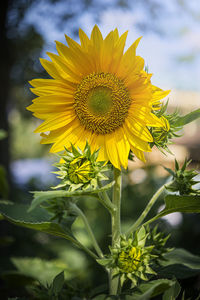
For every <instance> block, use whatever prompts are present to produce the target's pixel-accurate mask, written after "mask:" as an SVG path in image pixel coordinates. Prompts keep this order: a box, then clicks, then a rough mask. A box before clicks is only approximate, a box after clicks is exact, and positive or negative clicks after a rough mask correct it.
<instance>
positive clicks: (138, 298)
mask: <svg viewBox="0 0 200 300" xmlns="http://www.w3.org/2000/svg"><path fill="white" fill-rule="evenodd" d="M173 285H174V281H173V280H168V279H157V280H152V281H149V282H147V283H142V284H141V285H139V286H138V288H137V289H139V292H134V293H133V295H132V296H126V298H125V299H126V300H149V299H150V298H152V297H155V296H157V295H160V294H162V293H163V292H165V291H166V290H167V289H169V288H170V287H172V286H173Z"/></svg>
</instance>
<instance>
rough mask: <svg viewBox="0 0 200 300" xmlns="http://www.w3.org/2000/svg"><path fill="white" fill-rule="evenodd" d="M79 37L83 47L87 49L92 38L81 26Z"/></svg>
mask: <svg viewBox="0 0 200 300" xmlns="http://www.w3.org/2000/svg"><path fill="white" fill-rule="evenodd" d="M79 38H80V41H81V46H82V48H83V49H85V50H87V49H88V46H89V44H90V39H89V37H88V36H87V35H86V34H85V32H84V31H83V30H82V29H81V28H80V29H79Z"/></svg>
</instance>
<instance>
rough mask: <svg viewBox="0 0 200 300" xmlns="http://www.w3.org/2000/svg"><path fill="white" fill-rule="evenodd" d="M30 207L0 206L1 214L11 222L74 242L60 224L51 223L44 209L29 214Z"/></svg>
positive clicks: (21, 205) (16, 205)
mask: <svg viewBox="0 0 200 300" xmlns="http://www.w3.org/2000/svg"><path fill="white" fill-rule="evenodd" d="M28 207H29V206H28V205H24V204H12V205H10V204H9V205H8V204H2V203H1V204H0V212H1V214H2V215H3V216H4V218H5V219H6V220H8V221H9V222H11V223H13V224H15V225H18V226H22V227H26V228H30V229H35V230H38V231H42V232H45V233H49V234H52V235H55V236H59V237H62V238H64V239H67V240H70V241H72V242H74V238H73V237H72V236H71V235H70V234H69V232H68V231H66V230H64V229H63V228H62V227H61V226H60V225H59V224H57V223H54V222H49V218H50V215H49V214H48V213H47V211H46V210H44V209H42V208H38V209H35V210H34V211H32V212H29V213H28V212H27V210H28Z"/></svg>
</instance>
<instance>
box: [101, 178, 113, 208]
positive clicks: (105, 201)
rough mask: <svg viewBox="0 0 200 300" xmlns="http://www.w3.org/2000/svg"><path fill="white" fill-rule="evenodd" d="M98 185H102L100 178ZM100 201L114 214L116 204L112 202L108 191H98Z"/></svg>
mask: <svg viewBox="0 0 200 300" xmlns="http://www.w3.org/2000/svg"><path fill="white" fill-rule="evenodd" d="M98 185H99V186H100V187H102V183H101V181H100V180H98ZM98 196H99V201H100V202H101V204H103V206H104V207H105V208H106V209H107V210H108V211H109V212H110V213H111V214H112V212H113V211H114V210H115V205H113V203H112V202H111V200H110V198H109V196H108V194H107V192H106V191H102V192H101V193H98Z"/></svg>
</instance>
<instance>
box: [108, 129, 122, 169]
mask: <svg viewBox="0 0 200 300" xmlns="http://www.w3.org/2000/svg"><path fill="white" fill-rule="evenodd" d="M105 146H106V152H107V155H108V159H109V160H110V162H111V163H112V164H113V165H114V166H115V168H118V169H120V160H119V155H118V151H117V147H116V137H115V135H114V134H106V135H105Z"/></svg>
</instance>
